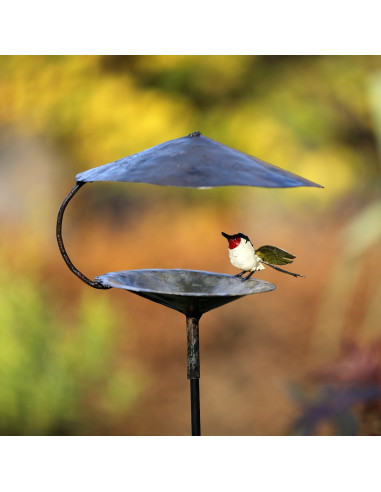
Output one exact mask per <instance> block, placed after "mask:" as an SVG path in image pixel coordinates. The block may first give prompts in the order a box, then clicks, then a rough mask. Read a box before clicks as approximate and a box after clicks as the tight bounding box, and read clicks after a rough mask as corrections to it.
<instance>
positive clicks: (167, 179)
mask: <svg viewBox="0 0 381 492" xmlns="http://www.w3.org/2000/svg"><path fill="white" fill-rule="evenodd" d="M76 180H77V182H79V183H83V182H92V181H124V182H133V183H150V184H156V185H163V186H182V187H189V188H211V187H216V186H261V187H265V188H292V187H296V186H315V187H318V188H322V186H321V185H319V184H317V183H313V182H312V181H309V180H308V179H305V178H302V177H300V176H297V175H296V174H293V173H290V172H288V171H286V170H284V169H281V168H279V167H276V166H273V165H271V164H268V163H267V162H264V161H262V160H261V159H258V158H257V157H254V156H251V155H248V154H245V153H244V152H240V151H239V150H235V149H233V148H231V147H228V146H226V145H223V144H221V143H219V142H216V141H215V140H212V139H210V138H207V137H205V136H203V135H201V134H200V132H193V133H191V134H190V135H187V136H186V137H182V138H177V139H175V140H170V141H168V142H164V143H161V144H159V145H156V146H155V147H151V148H149V149H146V150H143V151H142V152H139V153H137V154H132V155H130V156H127V157H124V158H123V159H119V160H117V161H114V162H110V163H109V164H105V165H103V166H99V167H96V168H93V169H89V170H88V171H85V172H82V173H79V174H77V176H76Z"/></svg>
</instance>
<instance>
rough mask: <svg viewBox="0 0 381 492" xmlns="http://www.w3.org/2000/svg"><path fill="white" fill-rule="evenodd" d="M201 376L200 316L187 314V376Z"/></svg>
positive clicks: (197, 377) (191, 377)
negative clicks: (192, 316) (195, 316)
mask: <svg viewBox="0 0 381 492" xmlns="http://www.w3.org/2000/svg"><path fill="white" fill-rule="evenodd" d="M199 377H200V345H199V328H198V318H191V317H189V316H187V378H188V379H199Z"/></svg>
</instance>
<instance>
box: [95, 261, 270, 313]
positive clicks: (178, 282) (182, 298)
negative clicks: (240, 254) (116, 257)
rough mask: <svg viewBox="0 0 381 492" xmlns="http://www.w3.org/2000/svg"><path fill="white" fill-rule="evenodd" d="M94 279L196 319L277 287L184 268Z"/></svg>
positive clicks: (114, 273) (110, 274) (261, 281)
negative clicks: (223, 306)
mask: <svg viewBox="0 0 381 492" xmlns="http://www.w3.org/2000/svg"><path fill="white" fill-rule="evenodd" d="M95 280H96V281H97V282H99V283H101V284H102V285H104V286H107V287H115V288H118V289H125V290H128V291H130V292H132V293H134V294H137V295H139V296H142V297H145V298H147V299H150V300H151V301H154V302H157V303H159V304H163V305H164V306H167V307H170V308H172V309H175V310H176V311H179V312H181V313H183V314H185V315H186V316H190V317H196V318H199V317H200V316H201V315H202V314H203V313H206V312H207V311H210V310H212V309H215V308H217V307H219V306H222V305H224V304H227V303H229V302H232V301H234V300H236V299H239V298H240V297H243V296H246V295H249V294H258V293H261V292H269V291H271V290H274V289H275V285H274V284H271V283H270V282H266V281H264V280H258V279H255V278H252V279H250V280H247V281H245V282H243V281H242V280H241V279H239V278H236V277H234V276H232V275H226V274H221V273H213V272H204V271H198V270H181V269H173V270H161V269H154V270H125V271H120V272H109V273H106V274H104V275H99V276H97V277H95Z"/></svg>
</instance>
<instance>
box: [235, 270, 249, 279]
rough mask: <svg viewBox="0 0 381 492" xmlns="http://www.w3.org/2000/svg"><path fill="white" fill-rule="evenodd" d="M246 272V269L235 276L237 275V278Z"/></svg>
mask: <svg viewBox="0 0 381 492" xmlns="http://www.w3.org/2000/svg"><path fill="white" fill-rule="evenodd" d="M246 272H247V270H244V271H243V272H241V273H237V275H234V277H236V278H238V277H242V275H243V274H244V273H246Z"/></svg>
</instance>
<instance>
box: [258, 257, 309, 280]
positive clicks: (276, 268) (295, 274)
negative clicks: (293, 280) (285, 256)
mask: <svg viewBox="0 0 381 492" xmlns="http://www.w3.org/2000/svg"><path fill="white" fill-rule="evenodd" d="M262 263H264V264H265V265H267V266H269V267H271V268H274V270H278V272H283V273H288V274H289V275H292V276H293V277H303V278H305V276H304V275H299V273H292V272H289V271H287V270H283V269H282V268H279V267H276V266H274V265H270V263H266V262H265V261H263V260H262Z"/></svg>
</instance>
